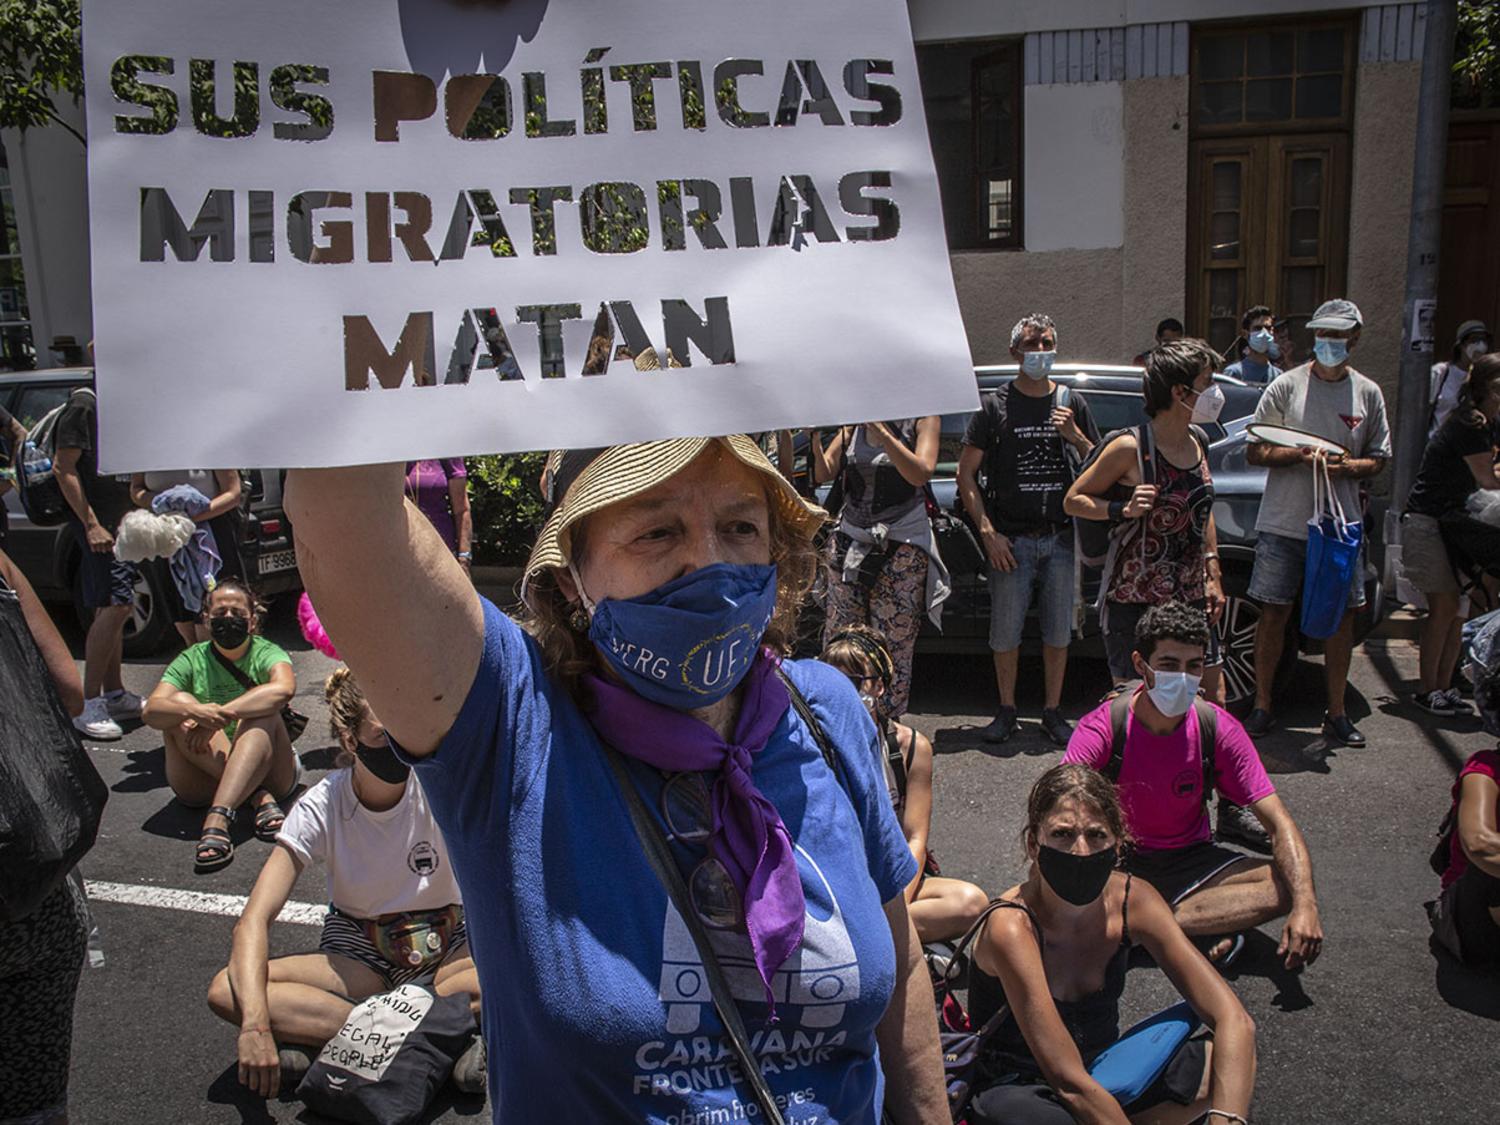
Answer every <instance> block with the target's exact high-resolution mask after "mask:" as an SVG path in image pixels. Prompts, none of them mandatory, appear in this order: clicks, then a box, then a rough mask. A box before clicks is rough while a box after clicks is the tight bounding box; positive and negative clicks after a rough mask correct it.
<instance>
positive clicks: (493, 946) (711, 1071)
mask: <svg viewBox="0 0 1500 1125" xmlns="http://www.w3.org/2000/svg"><path fill="white" fill-rule="evenodd" d="M484 623H485V638H484V654H483V656H482V658H481V660H480V663H479V671H478V674H477V675H476V677H475V680H474V684H473V686H472V687H471V688H470V689H469V695H468V698H467V699H466V700H465V702H464V706H463V709H462V710H461V711H460V712H459V716H458V718H457V719H456V720H455V722H454V724H453V727H452V729H451V730H450V731H449V732H448V734H447V736H446V737H445V738H444V739H443V742H442V744H441V745H440V746H439V747H438V750H437V752H436V753H435V754H433V755H432V756H431V757H429V758H426V759H422V760H419V761H417V762H416V767H417V771H418V774H419V776H420V777H421V779H422V787H423V790H424V791H425V792H426V794H427V798H428V802H429V804H430V805H431V806H432V811H433V814H434V815H435V817H436V818H437V821H438V824H439V826H440V827H441V828H442V830H443V835H444V837H445V839H446V840H447V844H448V851H449V854H450V856H451V858H452V861H453V869H454V872H455V874H456V875H457V876H458V882H459V887H460V889H461V891H462V893H463V900H464V910H465V919H466V922H467V927H468V937H469V942H470V946H471V948H472V949H473V953H474V960H475V963H476V964H477V966H478V968H479V981H480V988H481V992H482V994H483V1025H484V1034H485V1039H486V1041H487V1046H488V1048H489V1067H490V1083H489V1089H490V1097H491V1099H492V1101H493V1103H494V1104H493V1111H492V1112H493V1115H494V1120H496V1121H504V1122H505V1123H506V1125H521V1123H526V1122H537V1123H542V1122H546V1123H548V1125H551V1123H552V1122H557V1121H580V1122H582V1121H624V1120H630V1121H650V1122H660V1123H662V1125H669V1123H673V1122H679V1121H719V1120H723V1121H742V1120H745V1119H746V1118H747V1117H749V1118H751V1119H752V1120H753V1119H754V1117H756V1116H759V1113H758V1110H757V1109H756V1108H755V1107H754V1106H753V1101H754V1098H753V1095H752V1094H751V1093H750V1091H749V1088H748V1086H747V1085H746V1084H745V1083H744V1082H743V1081H738V1082H737V1081H735V1079H734V1076H735V1075H737V1074H738V1064H737V1063H736V1062H735V1060H734V1054H733V1051H732V1050H731V1048H730V1047H729V1045H728V1041H727V1040H726V1039H724V1038H723V1036H722V1029H721V1025H720V1022H719V1018H718V1014H717V1013H716V1012H715V1011H714V1008H713V1001H712V996H711V994H710V992H709V990H708V985H707V981H706V978H705V976H704V973H703V968H702V964H701V962H700V960H699V957H698V954H697V950H696V948H695V946H694V944H693V940H692V937H691V936H690V934H689V932H688V930H687V927H686V926H685V925H684V924H683V922H682V920H681V918H680V916H679V915H678V914H677V911H676V910H675V909H673V908H672V907H671V906H670V905H669V902H668V898H667V893H666V890H665V888H663V886H662V885H661V881H660V879H659V878H658V877H657V875H656V873H655V872H654V871H653V870H652V869H651V866H650V864H649V862H648V861H647V860H646V857H645V853H644V852H643V851H642V850H641V847H640V845H639V843H638V842H637V838H636V835H635V829H634V827H633V826H632V825H631V822H630V814H629V812H628V810H627V808H626V804H625V802H624V800H623V799H622V797H621V795H620V793H619V792H618V790H617V789H616V785H615V780H614V776H613V774H612V773H611V772H610V769H609V765H608V763H607V762H606V761H605V759H604V756H603V753H602V750H601V748H600V746H599V740H598V737H597V736H596V735H595V733H594V730H593V728H592V727H591V726H590V725H589V723H588V721H587V719H585V718H584V716H583V714H582V713H581V712H580V711H579V709H578V706H577V704H576V703H575V702H574V701H573V699H572V697H571V696H570V695H569V694H568V693H567V692H566V691H565V690H563V689H562V688H560V687H558V686H557V685H555V684H554V683H553V682H552V681H551V680H549V679H548V677H547V675H546V673H545V671H544V669H543V666H542V661H541V652H540V650H539V649H538V648H537V645H536V643H535V642H534V641H533V640H532V639H531V638H530V637H529V636H527V635H526V634H525V633H523V632H522V631H521V629H520V628H519V627H518V626H517V625H516V624H515V623H514V622H512V621H511V620H510V619H509V618H508V617H506V616H505V615H504V614H503V613H501V612H500V611H499V610H498V609H496V608H495V606H494V605H492V604H491V603H490V602H488V601H485V602H484ZM784 667H785V669H786V671H787V673H788V674H789V675H790V676H791V677H792V678H793V680H794V681H795V682H796V684H797V686H798V688H799V689H800V690H801V691H802V693H803V694H804V695H805V696H806V697H807V699H808V701H809V703H810V704H811V705H812V706H813V708H814V711H815V714H816V715H817V716H818V719H819V721H820V722H821V723H822V725H823V727H824V729H825V731H826V733H827V735H828V737H829V740H830V741H831V742H832V743H833V745H834V746H835V747H836V748H837V753H838V757H839V761H840V765H841V768H842V771H843V781H844V784H843V785H841V784H840V782H839V779H837V778H836V777H834V775H833V774H832V773H831V771H830V770H829V769H828V767H827V765H826V763H825V762H824V760H823V757H822V755H821V754H820V752H819V751H818V748H817V744H816V743H815V742H814V741H813V737H812V734H811V732H810V731H809V730H808V729H807V728H806V727H805V726H804V725H803V724H802V722H801V721H800V720H799V719H798V718H797V716H796V713H795V711H793V710H791V709H789V710H788V711H787V714H786V717H785V718H783V719H782V721H781V723H780V724H779V725H778V726H777V727H776V730H775V731H774V732H773V734H772V736H771V740H770V743H769V745H768V746H767V747H766V749H765V750H763V751H762V752H761V753H760V754H758V755H756V757H755V764H754V768H753V771H752V774H753V777H754V780H755V783H756V785H757V786H759V787H760V790H761V792H763V793H764V794H765V795H766V798H767V799H768V800H770V802H771V803H772V804H773V805H775V806H776V808H777V810H778V811H779V812H780V813H781V816H782V819H783V820H784V821H785V822H786V826H787V829H788V831H789V832H790V834H791V837H792V840H793V842H794V843H795V845H796V851H797V860H798V867H799V869H800V871H801V873H802V886H803V890H804V891H805V892H806V896H807V919H806V924H805V926H806V928H805V930H804V933H803V940H802V945H801V947H800V948H799V949H798V950H797V951H796V952H795V953H793V955H792V956H791V958H790V959H789V960H788V961H787V962H786V964H784V965H783V966H782V967H781V968H780V969H779V970H778V971H777V973H776V976H775V979H774V982H773V988H774V989H775V991H776V995H777V1005H776V1011H777V1017H778V1021H777V1023H776V1025H775V1026H773V1027H767V1026H766V1023H765V1016H766V1005H765V1002H764V990H763V988H762V985H761V983H760V979H759V978H758V977H757V976H756V974H755V971H754V965H753V961H752V960H751V956H750V943H749V939H748V938H747V937H745V936H744V935H743V934H734V933H713V940H714V942H715V947H716V949H717V950H718V953H719V960H720V963H721V964H722V965H723V966H724V969H725V973H726V975H727V976H728V978H729V980H730V983H731V986H732V988H733V991H734V993H735V996H736V999H738V1000H739V1001H740V1005H739V1006H740V1011H741V1013H742V1015H743V1017H744V1020H745V1025H746V1027H747V1029H748V1030H749V1032H750V1035H751V1037H752V1039H753V1041H754V1046H755V1049H756V1051H757V1054H758V1055H759V1057H760V1058H761V1060H762V1062H761V1069H762V1071H763V1073H764V1074H765V1077H766V1081H767V1083H768V1084H769V1086H770V1088H771V1090H772V1091H773V1092H774V1093H775V1094H776V1095H777V1096H778V1098H779V1099H780V1100H782V1102H783V1105H784V1110H783V1112H784V1113H785V1115H786V1118H787V1121H788V1125H811V1123H812V1122H814V1121H816V1122H818V1123H819V1125H824V1123H828V1122H834V1123H844V1122H848V1123H859V1125H876V1123H877V1122H878V1121H879V1119H880V1106H881V1099H882V1095H883V1083H882V1079H881V1073H880V1061H879V1056H878V1052H877V1048H876V1044H875V1027H876V1025H877V1024H878V1023H879V1022H880V1019H881V1017H882V1016H883V1015H884V1013H885V1010H886V1007H887V1004H888V1003H889V1001H890V997H891V994H892V990H893V988H894V984H895V972H896V964H895V951H894V948H893V946H892V942H891V935H890V927H889V926H888V924H887V923H886V919H885V913H884V910H883V904H884V903H886V902H888V901H890V900H891V899H893V898H895V897H896V895H898V894H900V893H901V891H902V889H903V888H904V887H905V886H906V884H907V883H908V882H910V881H911V879H912V878H913V877H914V876H915V875H916V861H915V859H913V857H912V854H911V849H910V848H908V847H907V844H906V840H905V838H904V837H903V835H902V833H901V827H900V824H899V823H898V822H897V820H896V817H895V813H894V811H893V810H892V808H891V803H890V798H889V795H888V794H887V792H886V787H885V782H884V779H883V778H882V776H881V772H880V758H879V753H880V751H879V747H878V740H877V737H876V732H875V728H874V725H873V724H872V723H871V721H870V719H869V717H868V715H867V714H866V713H865V710H864V707H863V706H862V705H861V704H860V702H859V699H858V697H857V696H856V695H855V693H854V691H853V688H852V686H851V685H850V683H849V681H848V680H847V679H845V678H844V676H842V675H841V674H840V673H838V672H836V671H834V670H833V669H831V668H828V667H827V666H825V665H822V664H818V663H816V662H812V661H806V662H799V663H792V662H788V663H787V664H786V665H785V666H784ZM629 765H630V766H631V769H632V772H633V773H634V774H635V777H636V780H637V784H638V785H639V787H640V791H641V794H642V796H643V797H644V799H645V801H646V805H647V807H648V808H651V809H653V810H657V811H658V815H660V814H659V809H660V806H661V788H662V778H661V775H660V774H659V773H657V772H656V771H655V770H652V769H650V768H648V767H646V766H644V765H641V764H639V763H636V762H630V763H629ZM851 804H852V807H851ZM674 846H679V845H674ZM679 847H680V851H679V856H678V858H679V861H680V862H681V864H682V868H683V871H684V874H685V876H686V875H687V874H688V873H690V872H691V871H692V870H693V867H694V866H695V865H696V864H697V863H698V862H700V861H701V860H702V859H703V858H704V856H705V855H706V854H707V853H706V851H705V850H704V849H703V848H701V847H697V848H694V847H692V846H687V845H680V846H679ZM711 932H712V931H711ZM747 1106H748V1107H749V1108H748V1109H747ZM726 1112H727V1116H722V1114H724V1113H726ZM695 1114H696V1115H698V1116H694V1115H695Z"/></svg>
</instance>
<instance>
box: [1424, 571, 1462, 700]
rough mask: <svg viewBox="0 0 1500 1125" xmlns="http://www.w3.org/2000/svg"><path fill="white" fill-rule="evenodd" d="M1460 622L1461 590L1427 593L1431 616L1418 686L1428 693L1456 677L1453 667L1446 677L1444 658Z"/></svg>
mask: <svg viewBox="0 0 1500 1125" xmlns="http://www.w3.org/2000/svg"><path fill="white" fill-rule="evenodd" d="M1457 622H1458V595H1457V594H1447V593H1443V594H1428V595H1427V620H1425V621H1423V622H1422V635H1421V638H1420V642H1419V643H1420V645H1421V673H1420V676H1419V678H1418V680H1417V684H1418V690H1419V691H1421V692H1422V694H1423V695H1426V694H1427V693H1428V692H1429V691H1436V690H1438V689H1441V688H1446V687H1447V686H1448V680H1449V679H1452V677H1453V670H1452V668H1449V670H1448V679H1443V677H1442V665H1443V663H1444V660H1443V658H1444V657H1445V656H1446V655H1447V653H1446V649H1447V645H1448V636H1449V634H1450V633H1451V632H1452V631H1453V627H1454V625H1455V624H1457ZM1453 658H1454V659H1455V660H1457V659H1458V650H1457V648H1456V647H1455V649H1454V653H1453Z"/></svg>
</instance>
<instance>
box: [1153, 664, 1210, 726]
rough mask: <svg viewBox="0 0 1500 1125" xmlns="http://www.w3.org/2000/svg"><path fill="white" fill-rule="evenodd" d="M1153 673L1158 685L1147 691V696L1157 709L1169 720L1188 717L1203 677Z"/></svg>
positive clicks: (1177, 673) (1184, 673) (1186, 674)
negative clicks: (1182, 716)
mask: <svg viewBox="0 0 1500 1125" xmlns="http://www.w3.org/2000/svg"><path fill="white" fill-rule="evenodd" d="M1152 671H1153V672H1154V673H1155V677H1156V683H1154V684H1152V685H1151V686H1150V687H1148V688H1147V689H1146V694H1147V695H1149V696H1150V697H1151V702H1152V703H1154V704H1156V709H1157V710H1158V711H1160V712H1161V713H1162V714H1163V715H1165V716H1167V718H1169V719H1175V718H1177V716H1178V715H1186V714H1187V712H1188V708H1189V707H1191V706H1192V705H1193V697H1194V696H1195V695H1197V694H1198V684H1199V683H1200V682H1201V681H1202V679H1203V677H1202V676H1190V675H1188V673H1186V672H1156V670H1155V669H1152Z"/></svg>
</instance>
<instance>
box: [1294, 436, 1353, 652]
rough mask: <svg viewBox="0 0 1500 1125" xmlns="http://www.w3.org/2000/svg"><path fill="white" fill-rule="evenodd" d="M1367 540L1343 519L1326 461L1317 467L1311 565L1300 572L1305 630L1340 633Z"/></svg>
mask: <svg viewBox="0 0 1500 1125" xmlns="http://www.w3.org/2000/svg"><path fill="white" fill-rule="evenodd" d="M1363 539H1364V533H1363V528H1362V527H1361V526H1360V524H1359V521H1357V520H1348V519H1346V518H1345V517H1344V510H1343V507H1342V506H1341V505H1340V504H1339V500H1338V497H1337V496H1336V495H1335V494H1334V491H1333V484H1332V482H1331V481H1330V480H1329V479H1328V463H1327V461H1326V460H1325V459H1323V458H1321V457H1320V458H1319V459H1318V460H1317V461H1316V462H1314V464H1313V514H1312V518H1311V519H1310V520H1308V521H1307V561H1306V563H1305V564H1304V569H1303V572H1302V632H1303V634H1304V635H1305V636H1309V637H1313V638H1316V639H1318V640H1325V639H1327V638H1328V637H1331V636H1333V635H1334V634H1335V633H1337V632H1338V630H1339V625H1340V624H1342V622H1343V620H1344V609H1345V607H1346V606H1347V605H1348V604H1349V587H1350V586H1351V585H1352V583H1353V581H1354V572H1355V568H1356V567H1358V566H1359V548H1360V543H1361V542H1362V541H1363Z"/></svg>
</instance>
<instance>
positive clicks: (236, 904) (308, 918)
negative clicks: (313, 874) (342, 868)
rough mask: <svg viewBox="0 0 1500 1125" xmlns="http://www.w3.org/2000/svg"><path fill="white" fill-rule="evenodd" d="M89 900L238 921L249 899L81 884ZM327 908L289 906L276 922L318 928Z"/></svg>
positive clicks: (170, 889)
mask: <svg viewBox="0 0 1500 1125" xmlns="http://www.w3.org/2000/svg"><path fill="white" fill-rule="evenodd" d="M83 885H84V887H85V889H86V890H87V891H88V894H89V898H93V899H98V900H99V901H100V902H120V903H125V904H126V905H128V906H155V907H158V908H160V909H162V910H186V911H189V912H191V913H194V914H222V915H225V916H226V917H229V918H238V917H239V916H240V915H241V914H242V913H244V910H245V904H246V903H247V902H249V901H250V900H249V898H248V897H247V896H245V895H218V894H210V893H209V892H207V891H181V890H177V889H175V888H173V887H145V886H139V885H137V884H134V883H103V882H95V881H94V880H93V879H85V880H84V881H83ZM327 914H328V907H326V906H323V905H321V904H319V903H313V902H288V903H287V904H286V905H285V906H284V907H282V909H281V913H280V914H278V915H277V916H276V920H277V921H278V922H294V923H296V924H297V925H299V926H321V925H322V924H323V919H324V917H325V916H327Z"/></svg>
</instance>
